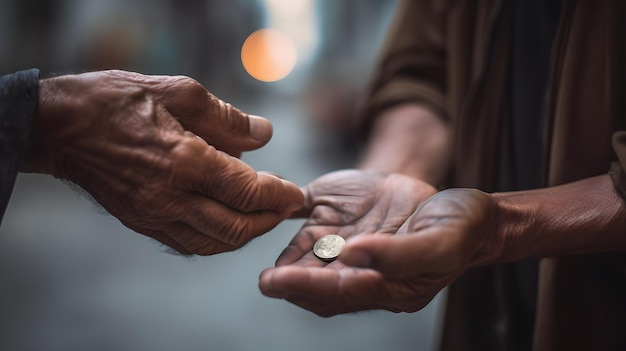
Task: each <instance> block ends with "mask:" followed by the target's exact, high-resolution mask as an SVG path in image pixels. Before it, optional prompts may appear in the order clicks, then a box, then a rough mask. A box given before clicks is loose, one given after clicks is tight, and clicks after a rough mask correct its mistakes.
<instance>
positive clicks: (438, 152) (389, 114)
mask: <svg viewBox="0 0 626 351" xmlns="http://www.w3.org/2000/svg"><path fill="white" fill-rule="evenodd" d="M448 159H449V157H448V128H447V126H446V124H445V122H444V121H443V120H442V119H441V118H440V117H438V116H437V115H435V114H434V113H433V112H432V111H431V110H429V109H428V108H425V107H423V106H420V105H418V104H413V103H408V104H403V105H399V106H396V107H392V108H390V109H388V110H386V111H385V112H383V113H382V114H381V115H380V116H379V117H378V118H377V120H376V122H375V124H374V128H373V131H372V134H371V136H370V140H369V143H368V147H367V149H366V152H365V155H364V157H363V159H362V161H361V162H360V164H359V168H361V169H375V170H380V171H385V172H388V173H398V174H403V175H407V176H410V177H413V178H418V179H420V180H424V181H426V182H428V183H429V184H433V185H435V186H437V185H440V184H441V183H442V180H443V178H444V176H445V172H446V171H447V160H448Z"/></svg>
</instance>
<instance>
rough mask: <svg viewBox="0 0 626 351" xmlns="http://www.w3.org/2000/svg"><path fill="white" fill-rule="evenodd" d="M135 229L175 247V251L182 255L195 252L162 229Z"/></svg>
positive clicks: (172, 247) (170, 246)
mask: <svg viewBox="0 0 626 351" xmlns="http://www.w3.org/2000/svg"><path fill="white" fill-rule="evenodd" d="M135 231H136V232H138V233H141V234H143V235H145V236H148V237H150V238H152V239H155V240H156V241H158V242H160V243H161V244H163V245H165V246H167V247H169V248H171V249H173V250H174V251H176V252H178V253H179V254H181V255H185V256H187V255H192V254H193V252H191V251H190V250H188V249H187V248H186V247H185V246H183V245H181V244H180V243H179V242H177V241H176V240H174V239H172V238H170V237H169V236H167V235H166V234H165V233H163V232H162V231H160V230H150V229H141V230H135Z"/></svg>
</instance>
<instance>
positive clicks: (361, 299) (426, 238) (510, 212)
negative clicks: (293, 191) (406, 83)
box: [259, 171, 626, 317]
mask: <svg viewBox="0 0 626 351" xmlns="http://www.w3.org/2000/svg"><path fill="white" fill-rule="evenodd" d="M342 180H343V182H342ZM348 189H349V190H350V191H348V195H346V191H347V190H348ZM355 189H356V190H358V191H355ZM305 193H306V196H307V199H306V202H305V204H306V205H305V208H308V209H311V210H312V212H311V216H310V217H309V219H308V220H307V221H306V222H305V224H304V225H303V227H302V229H301V230H300V231H299V232H298V233H297V234H296V236H295V238H294V239H293V241H292V242H291V243H290V244H289V246H288V247H287V248H286V249H285V250H284V251H283V253H282V254H281V255H280V257H279V258H278V260H277V262H276V267H274V268H268V269H266V270H265V271H263V272H262V274H261V276H260V281H259V287H260V289H261V291H262V292H263V293H264V294H265V295H267V296H269V297H275V298H281V299H285V300H287V301H290V302H292V303H294V304H296V305H298V306H300V307H302V308H305V309H307V310H310V311H312V312H314V313H316V314H318V315H320V316H326V317H327V316H333V315H336V314H342V313H349V312H356V311H363V310H370V309H385V310H389V311H392V312H414V311H417V310H420V309H421V308H423V307H424V306H426V304H428V302H430V301H431V300H432V298H433V297H434V296H435V295H436V294H437V293H438V292H439V291H440V290H441V289H443V288H444V287H446V286H447V285H449V284H450V283H451V282H452V281H454V279H456V278H457V277H458V276H459V275H460V274H461V273H463V272H464V271H465V270H467V269H468V268H470V267H476V266H481V265H486V264H491V263H497V262H509V261H515V260H521V259H527V258H530V257H545V256H558V255H570V254H581V253H594V252H626V240H624V238H623V233H624V232H626V205H625V204H624V201H623V200H622V198H621V197H620V196H619V194H618V193H617V192H616V191H615V188H614V186H613V183H612V181H611V180H610V177H609V176H608V175H604V176H598V177H594V178H589V179H586V180H582V181H579V182H574V183H570V184H566V185H562V186H558V187H551V188H545V189H540V190H533V191H521V192H511V193H496V194H487V193H484V192H481V191H478V190H475V189H447V190H444V191H440V192H437V193H435V192H434V189H433V188H432V187H431V188H429V186H428V185H427V184H426V183H423V182H420V181H418V180H415V179H413V178H410V177H402V176H399V175H397V174H382V173H375V172H374V173H373V171H349V172H338V173H331V174H328V175H325V176H322V177H321V178H319V179H317V180H315V181H314V182H313V183H311V184H310V185H309V186H308V187H307V190H306V192H305ZM359 194H360V196H359ZM433 194H434V195H433ZM430 195H432V196H430ZM429 196H430V197H429ZM299 214H305V211H301V212H300V213H299ZM332 232H337V233H339V234H340V235H342V236H344V237H345V238H347V242H346V246H344V248H343V250H342V252H341V254H340V255H339V257H338V260H337V261H334V262H332V263H330V264H326V263H324V262H323V261H321V260H316V259H315V258H314V257H313V254H312V253H311V249H312V247H313V243H314V241H315V240H316V239H317V238H319V237H320V236H322V235H323V234H328V233H332Z"/></svg>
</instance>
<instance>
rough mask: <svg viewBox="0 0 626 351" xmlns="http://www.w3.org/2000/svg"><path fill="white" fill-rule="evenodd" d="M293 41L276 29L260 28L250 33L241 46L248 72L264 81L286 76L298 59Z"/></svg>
mask: <svg viewBox="0 0 626 351" xmlns="http://www.w3.org/2000/svg"><path fill="white" fill-rule="evenodd" d="M297 56H298V54H297V50H296V46H295V45H294V43H293V41H292V40H291V39H290V38H289V37H288V36H287V35H285V34H284V33H282V32H280V31H278V30H275V29H269V28H264V29H259V30H257V31H256V32H254V33H252V34H250V36H248V38H247V39H246V41H245V42H244V43H243V46H242V48H241V62H242V64H243V67H244V68H245V70H246V72H248V74H250V75H251V76H252V77H253V78H255V79H258V80H260V81H263V82H275V81H278V80H280V79H283V78H285V77H286V76H287V75H288V74H289V73H290V72H291V71H292V70H293V68H294V66H295V65H296V61H297Z"/></svg>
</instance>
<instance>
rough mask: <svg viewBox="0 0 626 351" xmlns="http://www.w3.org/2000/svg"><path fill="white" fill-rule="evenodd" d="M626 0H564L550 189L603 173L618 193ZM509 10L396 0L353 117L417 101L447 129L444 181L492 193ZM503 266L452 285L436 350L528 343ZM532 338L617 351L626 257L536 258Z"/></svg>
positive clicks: (625, 301) (623, 334)
mask: <svg viewBox="0 0 626 351" xmlns="http://www.w3.org/2000/svg"><path fill="white" fill-rule="evenodd" d="M625 3H626V2H624V1H621V0H578V1H575V0H565V1H564V3H563V8H562V17H561V21H560V25H559V29H558V31H557V34H556V39H555V44H554V51H553V54H552V63H551V73H550V74H551V75H550V78H549V79H550V83H549V89H548V92H549V95H548V103H547V125H546V145H547V147H546V150H545V153H544V159H545V168H546V169H545V173H544V176H545V185H546V186H551V185H557V184H562V183H567V182H571V181H574V180H579V179H583V178H588V177H591V176H595V175H600V174H605V173H607V172H609V170H611V171H610V174H611V177H612V179H613V180H614V182H615V184H616V188H617V189H619V190H621V193H622V194H623V195H626V192H625V190H626V178H625V175H626V172H624V170H626V132H620V130H626V74H625V72H626V56H625V51H626V40H625V37H626V5H625ZM508 5H509V4H507V2H506V1H498V0H477V1H465V0H446V1H444V0H413V1H411V0H406V1H402V2H401V4H400V5H399V8H398V11H397V17H396V18H395V20H394V22H393V25H392V27H391V29H390V34H389V38H388V41H387V43H386V46H385V48H384V50H383V53H382V56H381V60H380V63H379V68H378V70H377V71H376V72H375V78H374V80H373V83H372V87H371V91H370V92H369V94H368V96H367V99H366V103H365V106H364V110H363V111H364V113H363V114H362V116H361V117H362V119H361V122H362V126H363V130H364V132H365V133H367V132H368V130H369V128H371V126H372V121H373V120H374V119H375V118H376V116H377V115H378V114H379V113H380V112H381V111H382V110H384V109H386V108H388V107H390V106H393V105H396V104H400V103H405V102H417V103H422V104H424V105H425V106H427V107H430V108H431V109H433V111H435V112H437V113H439V115H440V116H441V117H442V118H444V119H446V120H447V121H449V123H450V126H451V128H452V131H453V135H454V138H453V140H454V143H455V145H454V150H455V157H454V162H453V164H451V165H450V170H451V172H450V174H451V178H450V182H449V184H448V185H450V186H456V187H476V188H479V189H482V190H484V191H495V190H496V189H497V188H496V187H497V184H498V183H499V182H502V180H501V179H500V178H501V176H502V174H504V173H506V165H505V164H503V163H502V161H503V160H504V161H506V155H503V154H499V151H500V148H499V145H501V142H502V140H501V138H504V137H505V136H503V135H501V133H500V131H501V130H503V129H502V125H501V124H502V123H506V122H505V121H506V120H507V119H508V116H507V113H508V109H509V106H508V98H507V96H506V90H507V89H505V87H506V84H507V79H508V74H507V72H508V69H509V67H508V65H509V58H510V51H511V26H510V24H511V23H510V15H511V13H510V6H508ZM618 155H619V157H617V156H618ZM612 164H613V166H611V165H612ZM611 167H613V168H611ZM625 235H626V233H625ZM625 240H626V239H625ZM511 269H512V268H511V266H510V265H494V266H490V267H483V268H479V269H472V270H471V271H468V272H467V273H466V274H465V275H463V276H462V277H461V278H459V280H457V281H456V282H455V283H454V284H452V285H451V286H450V287H449V293H448V294H449V295H448V306H447V310H446V315H445V322H444V330H443V335H442V340H441V349H442V350H515V349H520V350H524V349H529V348H530V346H529V345H530V343H531V340H530V338H531V336H530V334H528V333H526V332H524V330H523V329H524V328H525V327H524V326H519V325H518V324H520V323H521V322H520V321H521V320H523V319H524V318H527V316H522V315H520V313H519V312H520V311H519V309H517V308H516V306H515V302H516V301H517V300H516V298H515V294H516V290H515V289H516V286H515V285H514V284H511V282H507V275H508V272H509V271H510V270H511ZM522 324H524V323H522ZM530 324H531V325H532V321H531V322H530ZM520 329H521V332H520ZM532 343H533V347H532V348H533V349H534V350H582V349H585V350H590V349H598V350H599V349H602V350H625V349H626V256H625V255H616V254H611V255H608V254H607V255H587V256H576V257H565V258H550V259H544V260H543V261H542V263H541V269H540V287H539V291H538V306H537V309H536V322H535V331H534V341H532Z"/></svg>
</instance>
